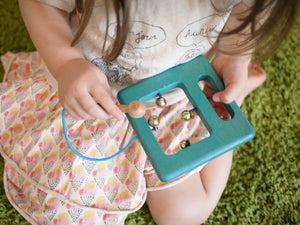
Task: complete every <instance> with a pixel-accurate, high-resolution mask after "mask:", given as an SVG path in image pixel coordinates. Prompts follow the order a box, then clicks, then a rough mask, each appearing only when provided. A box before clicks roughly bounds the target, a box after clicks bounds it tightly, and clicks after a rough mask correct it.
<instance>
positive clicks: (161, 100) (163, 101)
mask: <svg viewBox="0 0 300 225" xmlns="http://www.w3.org/2000/svg"><path fill="white" fill-rule="evenodd" d="M155 103H156V105H157V106H158V107H160V108H163V107H165V106H166V105H167V101H166V99H165V98H163V97H158V98H157V99H156V101H155Z"/></svg>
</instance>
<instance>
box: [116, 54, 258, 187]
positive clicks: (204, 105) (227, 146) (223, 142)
mask: <svg viewBox="0 0 300 225" xmlns="http://www.w3.org/2000/svg"><path fill="white" fill-rule="evenodd" d="M200 80H205V81H208V82H209V83H210V84H211V85H212V87H213V89H214V91H215V92H219V91H222V90H224V85H223V83H222V81H221V80H220V79H219V77H218V75H217V74H216V72H215V71H214V69H213V68H212V66H211V65H210V63H209V62H208V60H207V59H206V58H205V57H204V56H198V57H196V58H195V59H193V60H191V61H189V62H187V63H185V64H181V65H178V66H175V67H173V68H171V69H169V70H166V71H164V72H162V73H159V74H157V75H155V76H153V77H151V78H148V79H145V80H142V81H141V82H138V83H136V84H134V85H132V86H130V87H127V88H125V89H123V90H121V91H120V92H119V93H118V99H119V102H120V103H121V104H126V105H128V104H130V102H132V101H135V100H138V101H141V102H146V101H148V100H150V99H153V98H156V97H157V96H158V95H159V94H164V93H166V92H168V91H170V90H172V89H174V88H176V87H178V88H181V89H182V90H183V91H184V92H185V94H186V96H187V97H188V98H189V101H190V102H191V104H192V105H193V106H194V107H195V108H196V109H195V110H196V112H197V114H198V115H199V116H200V118H201V120H202V121H203V123H204V125H205V126H206V128H207V129H208V131H209V133H210V136H209V137H208V138H205V139H204V140H201V141H199V142H197V143H194V144H193V145H190V146H188V147H186V148H185V149H184V150H182V151H179V152H177V153H176V154H174V155H166V154H165V153H164V152H163V151H162V150H161V148H160V146H159V144H158V142H157V140H156V139H155V137H154V135H153V131H152V130H151V129H149V125H148V123H147V121H146V119H145V118H144V117H141V118H138V119H136V118H132V117H131V116H130V115H129V114H126V116H127V118H128V120H129V121H130V123H131V125H132V127H133V129H134V131H135V133H136V135H137V137H138V139H139V141H140V143H141V145H142V146H143V148H144V150H145V152H146V154H147V156H148V157H149V160H150V162H151V163H152V165H153V168H154V170H155V171H156V173H157V175H158V177H159V179H160V180H161V181H163V182H169V181H172V180H174V179H176V178H178V177H179V176H181V175H183V174H185V173H187V172H189V171H191V170H193V169H195V168H197V167H198V166H200V165H202V164H204V163H206V162H208V161H210V160H212V159H214V158H216V157H218V156H220V155H221V154H224V153H225V152H227V151H229V150H231V149H233V148H236V147H237V146H240V145H242V144H244V143H245V142H247V141H249V140H251V139H252V138H253V137H254V135H255V132H254V130H253V128H252V126H251V125H250V123H249V122H248V121H247V119H246V117H245V116H244V114H243V113H242V112H241V110H240V108H239V107H238V105H237V104H236V103H235V102H232V103H230V104H227V105H225V107H226V109H227V110H228V112H229V114H230V115H231V120H228V121H225V120H222V119H220V118H219V117H218V115H217V114H216V112H215V111H214V109H213V108H212V106H211V105H210V103H209V101H208V100H207V98H206V96H205V95H204V93H203V92H202V90H201V89H200V88H199V86H198V84H197V83H198V82H199V81H200Z"/></svg>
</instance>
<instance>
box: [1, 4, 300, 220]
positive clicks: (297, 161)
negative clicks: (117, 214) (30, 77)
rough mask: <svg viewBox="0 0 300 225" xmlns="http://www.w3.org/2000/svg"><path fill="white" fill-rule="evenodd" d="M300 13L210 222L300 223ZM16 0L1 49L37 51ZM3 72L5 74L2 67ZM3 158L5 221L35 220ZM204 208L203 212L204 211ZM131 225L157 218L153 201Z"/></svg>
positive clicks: (247, 106)
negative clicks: (14, 190) (9, 194)
mask: <svg viewBox="0 0 300 225" xmlns="http://www.w3.org/2000/svg"><path fill="white" fill-rule="evenodd" d="M299 39H300V15H298V18H297V21H296V23H295V25H294V26H293V29H292V32H291V33H290V35H289V36H288V38H287V39H286V40H285V41H284V42H283V43H282V44H281V46H280V48H279V49H278V50H277V51H276V52H275V53H274V54H273V55H272V56H271V57H270V58H268V59H267V60H266V61H265V62H263V63H262V67H263V68H264V69H265V70H266V72H267V74H268V77H267V80H266V82H265V83H264V84H263V86H262V87H260V88H259V89H258V90H256V91H255V92H254V93H252V94H251V95H250V96H249V97H248V98H247V99H246V100H245V102H244V103H243V105H242V107H241V109H242V111H243V112H244V113H245V115H246V117H247V118H248V120H249V121H250V123H251V124H252V125H253V127H254V129H255V131H256V137H255V138H254V139H253V140H252V141H250V142H248V143H246V144H244V145H242V146H241V147H239V148H238V149H236V150H235V151H234V160H233V166H232V171H231V175H230V178H229V181H228V185H227V187H226V189H225V191H224V194H223V196H222V198H221V200H220V202H219V203H218V205H217V207H216V209H215V211H214V212H213V213H212V215H211V216H210V218H209V219H208V220H207V221H206V222H205V225H208V224H214V225H218V224H239V225H244V224H300V189H299V185H300V174H299V168H300V155H299V153H300V151H299V150H300V135H299V133H300V118H299V115H300V41H299ZM34 50H35V49H34V46H33V44H32V42H31V41H30V38H29V35H28V33H27V31H26V28H25V27H24V24H23V22H22V19H21V16H20V13H19V9H18V4H17V1H16V0H1V1H0V55H3V54H5V53H6V52H7V51H12V52H21V51H22V52H27V51H34ZM0 74H1V76H2V75H3V74H4V71H3V68H2V67H0ZM3 167H4V162H3V159H2V158H1V159H0V225H2V224H5V225H10V224H13V225H15V224H19V225H25V224H29V223H28V222H26V221H25V219H23V217H22V216H21V215H20V214H19V213H18V212H17V211H16V210H15V209H14V208H13V207H12V206H11V205H10V203H9V201H8V200H7V198H6V195H5V191H4V186H3V176H2V174H3ZM199 213H201V212H199ZM125 224H126V225H145V224H147V225H148V224H155V223H154V221H153V220H152V218H151V215H150V213H149V211H148V208H147V206H146V205H145V206H143V208H142V209H140V210H139V211H138V212H136V213H133V214H131V215H129V217H128V218H127V220H126V223H125Z"/></svg>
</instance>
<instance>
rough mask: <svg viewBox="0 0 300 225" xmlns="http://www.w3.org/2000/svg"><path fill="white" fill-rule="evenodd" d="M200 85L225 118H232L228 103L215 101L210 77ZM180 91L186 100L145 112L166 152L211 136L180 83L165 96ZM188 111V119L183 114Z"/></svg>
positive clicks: (175, 150)
mask: <svg viewBox="0 0 300 225" xmlns="http://www.w3.org/2000/svg"><path fill="white" fill-rule="evenodd" d="M199 86H200V87H199V88H201V89H202V90H203V92H204V94H205V95H206V98H207V100H208V101H209V103H210V105H211V106H212V108H213V109H214V110H215V112H216V114H217V115H218V116H219V118H220V119H222V120H230V119H231V114H230V113H229V111H228V110H227V108H226V107H225V105H224V104H223V103H215V102H213V101H212V99H211V97H212V96H213V94H214V93H215V91H214V89H213V88H212V86H211V85H210V83H209V82H207V81H200V82H199ZM176 90H177V91H176ZM174 92H175V93H174ZM176 92H177V93H179V92H181V96H182V100H180V101H178V102H176V101H175V102H174V103H176V104H174V103H173V102H171V103H167V104H168V105H167V106H165V107H161V108H160V107H153V108H151V109H150V110H148V111H147V113H146V115H145V119H146V120H147V121H148V124H149V129H152V132H153V135H154V137H155V139H156V141H157V142H158V144H159V146H160V148H161V150H162V151H163V152H164V153H165V154H166V155H173V154H176V153H177V152H179V151H181V150H184V149H185V148H186V147H188V146H190V145H193V144H195V143H197V142H200V141H202V140H204V139H205V138H208V137H209V136H210V133H209V129H207V127H206V126H205V125H204V123H203V121H202V120H201V118H200V116H199V115H198V114H197V113H196V110H195V108H194V106H193V105H192V104H191V102H190V101H189V100H188V97H187V96H186V94H185V92H184V91H183V90H182V89H181V88H179V87H177V88H175V89H173V90H171V91H169V92H167V93H164V94H162V95H161V97H166V98H167V99H168V97H169V98H170V96H171V95H176ZM158 98H159V96H157V97H156V98H155V99H151V100H150V101H149V102H152V105H153V103H154V102H156V100H157V99H158ZM170 104H172V105H170ZM200 110H201V109H200ZM184 112H190V113H191V117H192V118H191V119H189V120H184V119H183V118H182V117H183V114H184ZM187 117H189V116H187ZM152 120H154V123H156V122H155V120H158V122H157V124H158V125H157V127H155V126H153V124H152V123H153V121H152ZM150 124H151V125H150Z"/></svg>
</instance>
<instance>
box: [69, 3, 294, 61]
mask: <svg viewBox="0 0 300 225" xmlns="http://www.w3.org/2000/svg"><path fill="white" fill-rule="evenodd" d="M109 4H113V7H114V10H115V14H116V18H117V27H116V37H115V40H114V43H113V45H112V48H111V49H110V50H108V51H106V54H105V56H104V58H105V60H107V61H113V60H115V59H116V58H117V57H118V56H119V54H120V53H121V51H122V49H123V47H124V44H125V41H126V38H127V34H128V32H129V28H130V27H129V8H130V7H129V4H130V1H128V0H127V1H126V0H105V7H106V10H107V11H108V7H109ZM94 5H95V0H76V4H75V9H74V10H73V13H75V14H77V15H78V16H79V28H78V30H77V33H76V34H75V37H74V40H73V42H72V46H74V45H76V44H77V43H78V42H79V41H80V37H81V36H82V34H83V32H84V30H85V27H86V26H87V23H88V21H89V19H90V17H91V14H92V10H93V7H94ZM298 9H299V0H275V1H272V0H256V1H255V3H254V4H253V5H252V7H250V11H249V12H248V13H246V16H241V18H240V20H241V24H240V26H238V27H236V28H235V29H233V30H231V31H229V32H223V33H220V36H222V35H232V34H235V33H239V32H242V31H243V30H244V29H245V28H246V27H247V26H249V25H250V26H251V33H250V34H249V36H248V37H247V38H246V39H245V41H244V42H242V43H239V47H238V49H236V50H235V51H233V50H232V49H231V50H228V49H220V50H221V51H223V52H226V53H227V54H242V53H243V52H246V51H247V50H249V49H254V48H257V46H258V48H257V52H258V55H259V57H258V59H259V60H258V61H262V60H263V59H265V58H267V57H268V56H269V55H270V54H271V53H272V52H273V51H274V50H275V49H276V48H277V47H278V46H279V45H280V43H281V42H282V41H283V40H284V39H285V38H286V36H287V34H288V33H289V31H290V29H291V27H292V24H293V22H294V21H295V18H296V15H297V12H298ZM266 10H270V13H269V14H268V16H267V18H266V20H265V22H264V23H263V24H261V25H260V26H259V27H258V28H257V21H258V18H259V17H260V16H261V15H262V14H263V13H264V12H265V11H266ZM108 26H109V16H108V13H107V20H106V34H105V40H104V43H103V49H105V43H106V39H107V36H108V34H107V31H108ZM216 48H217V49H218V46H216Z"/></svg>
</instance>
